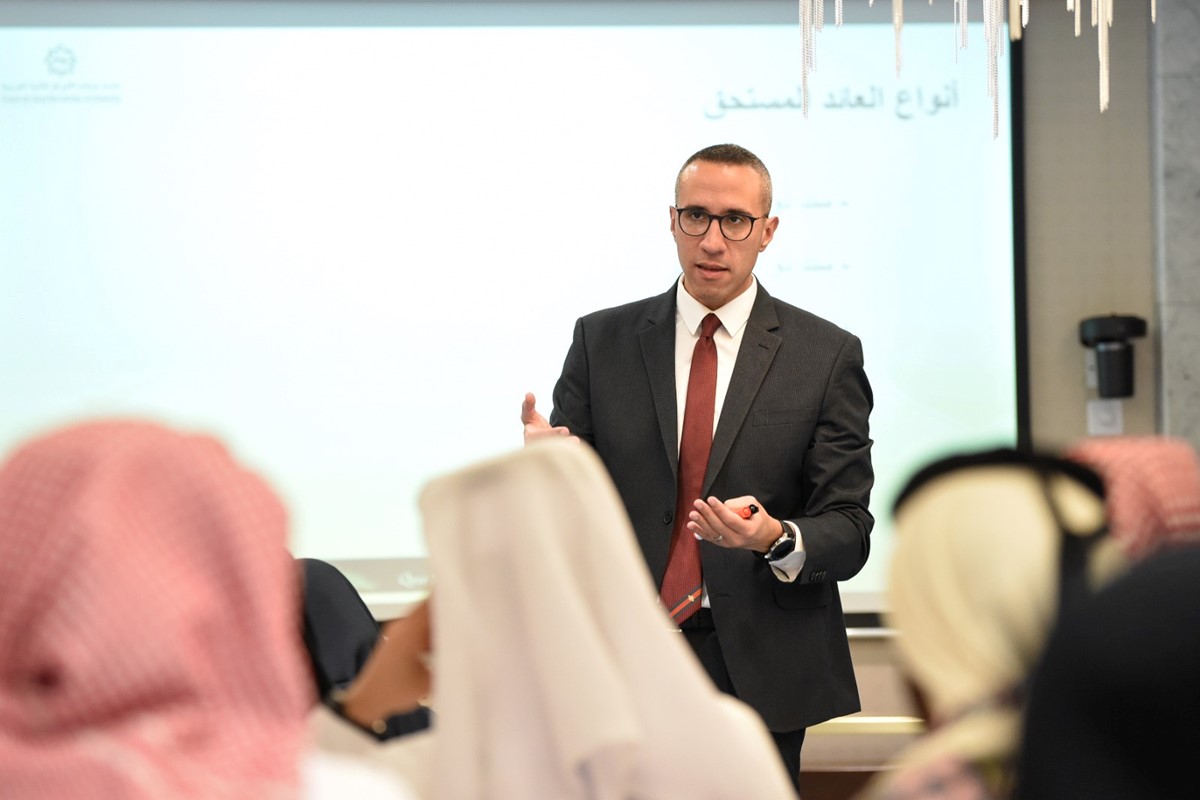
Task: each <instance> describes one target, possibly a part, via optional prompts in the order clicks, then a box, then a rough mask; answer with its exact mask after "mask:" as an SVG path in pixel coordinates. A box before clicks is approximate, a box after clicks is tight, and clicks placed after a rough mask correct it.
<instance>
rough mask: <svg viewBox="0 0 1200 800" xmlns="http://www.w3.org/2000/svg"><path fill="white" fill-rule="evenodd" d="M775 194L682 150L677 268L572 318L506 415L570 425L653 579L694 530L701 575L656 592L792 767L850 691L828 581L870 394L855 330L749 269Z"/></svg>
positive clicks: (853, 550) (845, 572)
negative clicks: (683, 448) (704, 447)
mask: <svg viewBox="0 0 1200 800" xmlns="http://www.w3.org/2000/svg"><path fill="white" fill-rule="evenodd" d="M771 196H772V190H771V179H770V175H769V174H768V172H767V169H766V167H765V166H764V165H763V164H762V162H761V161H760V160H759V159H758V157H757V156H755V155H754V154H753V153H750V152H749V151H747V150H745V149H744V148H741V147H739V146H737V145H715V146H713V147H709V148H705V149H704V150H701V151H700V152H698V153H696V154H695V155H693V156H692V157H691V158H689V159H688V160H687V162H685V164H684V166H683V168H682V169H681V170H680V173H679V176H678V178H677V179H676V185H675V200H676V202H675V206H673V207H671V210H670V213H671V232H672V234H673V236H674V238H675V243H676V246H677V249H678V252H679V261H680V265H681V267H682V270H683V275H682V277H681V279H680V280H679V281H677V283H676V284H675V285H674V286H672V287H671V289H670V290H669V291H668V292H666V293H665V294H662V295H660V296H658V297H651V298H648V299H645V300H640V301H637V302H634V303H630V304H627V305H623V306H619V307H617V308H611V309H607V310H604V311H598V312H595V313H593V314H589V315H587V316H585V317H583V318H581V319H580V320H579V321H578V322H577V323H576V326H575V334H574V340H573V342H572V344H571V348H570V351H569V352H568V354H567V357H566V361H565V364H564V366H563V371H562V375H561V377H560V378H559V380H558V383H557V385H556V386H555V389H554V409H553V411H552V413H551V415H550V419H549V420H546V419H545V418H544V417H543V416H542V415H541V414H540V413H538V411H537V409H536V407H535V400H534V397H533V396H532V395H526V398H525V402H524V404H523V406H522V410H521V417H522V421H523V422H524V424H525V438H526V441H529V440H531V439H534V438H538V437H541V436H556V435H568V436H575V437H578V438H579V439H581V440H583V441H586V442H588V443H589V444H591V445H592V446H593V447H594V448H595V449H596V451H597V452H598V453H599V455H600V457H601V458H602V459H603V461H604V463H605V465H606V466H607V467H608V470H609V473H610V474H611V475H612V478H613V481H614V482H615V483H616V486H617V489H618V490H619V491H620V493H621V497H622V499H623V500H624V502H625V506H626V508H627V510H628V512H629V516H630V518H631V519H632V522H633V526H634V529H635V530H636V531H637V536H638V541H639V544H640V545H641V549H642V552H643V554H644V556H645V558H646V563H647V565H648V566H649V568H650V572H651V574H652V575H653V577H654V579H655V580H656V581H658V582H659V584H660V585H662V584H663V581H664V574H666V573H667V572H668V561H669V560H671V559H674V558H675V557H676V555H675V551H676V549H677V548H678V549H679V550H681V551H682V550H684V549H685V547H684V545H688V546H691V547H692V548H693V550H694V549H695V544H694V543H695V542H696V541H698V542H699V545H698V547H699V561H700V564H701V570H702V592H696V593H694V594H695V595H698V596H693V594H688V595H687V596H686V597H685V598H683V600H682V601H681V602H680V603H679V604H678V605H676V604H675V597H672V598H671V599H669V600H668V599H667V598H664V603H665V605H666V606H667V607H668V610H669V611H676V612H678V613H673V614H672V615H673V616H674V617H675V619H676V620H677V621H679V622H680V629H681V630H682V632H683V634H684V635H685V636H686V638H687V640H688V643H689V644H690V645H691V646H692V648H693V650H694V651H695V652H696V654H697V656H698V657H699V659H700V661H701V663H702V664H703V665H704V667H705V669H706V670H707V671H708V673H709V674H710V675H711V676H712V678H713V680H714V682H715V683H716V684H717V686H718V687H719V688H721V689H722V690H723V691H725V692H728V693H730V694H733V695H735V696H736V697H738V698H740V699H742V700H743V701H745V702H746V703H748V704H749V705H750V706H751V707H753V708H754V709H756V710H757V711H758V712H759V714H761V715H762V717H763V720H764V721H765V722H766V725H767V727H768V728H769V729H770V730H771V732H772V734H773V735H774V737H775V740H776V744H777V745H778V746H779V749H780V753H781V755H782V756H783V758H784V760H785V763H786V764H787V768H788V771H789V774H791V775H792V777H793V780H796V781H798V774H799V759H800V748H801V745H802V744H803V741H804V732H805V729H806V728H807V727H808V726H810V725H813V724H815V723H817V722H820V721H823V720H826V719H830V718H832V717H835V716H840V715H843V714H849V713H853V712H855V711H858V710H859V701H858V689H857V686H856V684H855V680H854V673H853V669H852V665H851V662H850V651H849V645H848V643H847V640H846V631H845V624H844V621H843V618H842V608H841V600H840V598H839V595H838V590H837V581H841V580H846V579H848V578H850V577H852V576H853V575H855V574H856V573H857V572H858V571H859V570H860V569H861V568H862V566H863V564H864V563H865V562H866V559H867V555H868V552H869V549H870V532H871V527H872V525H873V522H874V520H873V518H872V516H871V514H870V512H869V511H868V510H867V503H868V498H869V495H870V490H871V485H872V482H873V472H872V468H871V459H870V449H871V439H870V437H869V435H868V423H867V419H868V416H869V414H870V411H871V406H872V395H871V388H870V385H869V384H868V382H867V378H866V374H865V372H864V370H863V357H862V347H861V344H860V343H859V340H858V339H857V338H856V337H855V336H853V335H852V334H850V333H848V332H846V331H844V330H842V329H840V328H838V327H837V326H835V325H833V324H832V323H830V322H827V321H825V320H823V319H820V318H819V317H816V316H814V315H812V314H810V313H808V312H806V311H803V310H801V309H799V308H796V307H794V306H791V305H788V304H787V303H784V302H782V301H780V300H777V299H775V298H773V297H771V296H770V295H769V294H767V291H766V289H765V288H764V287H763V286H761V285H760V284H759V283H758V282H757V280H756V279H755V278H754V275H753V270H754V265H755V262H756V261H757V259H758V254H759V253H761V252H762V251H763V250H765V249H766V247H767V245H769V244H770V242H771V240H772V238H773V237H774V235H775V230H776V228H777V227H778V224H779V218H778V217H772V216H770V212H771ZM710 312H715V314H716V316H717V317H718V318H719V320H720V327H719V328H718V329H717V330H716V331H715V333H711V334H705V335H710V336H711V339H712V344H713V345H715V349H716V354H717V356H716V365H717V366H716V385H715V395H716V401H715V405H716V407H715V411H714V412H711V413H713V417H712V419H713V423H714V424H715V430H714V431H713V435H712V439H711V450H710V451H709V455H708V458H707V461H706V462H705V463H706V464H707V467H706V469H705V470H704V477H703V483H702V490H701V491H700V492H699V494H698V495H697V496H694V497H682V498H679V499H680V500H681V501H682V502H681V503H680V504H679V505H677V495H678V494H679V493H680V491H681V490H680V489H679V488H678V483H677V470H678V467H679V458H680V441H681V438H682V432H683V428H684V426H683V420H684V416H685V403H689V402H690V401H688V400H687V394H688V393H687V387H688V383H689V378H690V376H691V366H692V363H693V352H694V347H695V345H696V342H697V340H698V338H700V337H701V320H702V319H703V318H704V317H705V316H707V315H709V313H710ZM695 352H697V353H698V352H699V351H698V350H696V351H695ZM697 363H701V362H700V361H697ZM710 393H711V392H710ZM687 407H688V408H689V409H690V408H691V406H690V405H688V406H687ZM706 444H707V442H706ZM750 509H754V511H753V513H750ZM739 512H742V513H739ZM684 514H686V515H687V519H686V520H681V519H679V517H681V516H683V515H684ZM684 537H690V538H691V539H692V540H693V541H692V542H683V538H684ZM689 601H697V602H695V603H693V606H694V607H689ZM679 609H684V610H682V611H679ZM702 746H704V747H719V746H720V743H719V742H706V743H703V745H702ZM698 757H701V758H702V757H703V754H702V753H701V754H698Z"/></svg>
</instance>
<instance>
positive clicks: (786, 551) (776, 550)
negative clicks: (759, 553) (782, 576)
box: [763, 520, 796, 561]
mask: <svg viewBox="0 0 1200 800" xmlns="http://www.w3.org/2000/svg"><path fill="white" fill-rule="evenodd" d="M779 524H780V525H782V526H783V535H782V536H780V537H779V538H778V539H776V540H775V542H774V544H772V545H771V546H770V547H769V548H768V549H767V552H766V555H764V556H763V558H765V559H766V560H767V561H778V560H779V559H781V558H787V557H788V556H790V555H791V554H792V551H793V550H795V549H796V534H795V533H794V532H793V531H792V529H791V527H790V526H789V525H788V524H787V523H786V522H784V521H783V520H780V522H779Z"/></svg>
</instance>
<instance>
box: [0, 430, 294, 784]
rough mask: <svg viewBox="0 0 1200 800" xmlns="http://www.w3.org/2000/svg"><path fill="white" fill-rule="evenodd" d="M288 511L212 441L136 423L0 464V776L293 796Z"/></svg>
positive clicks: (52, 440)
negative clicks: (286, 513) (287, 545)
mask: <svg viewBox="0 0 1200 800" xmlns="http://www.w3.org/2000/svg"><path fill="white" fill-rule="evenodd" d="M286 526H287V522H286V516H285V512H284V509H283V507H282V505H281V504H280V502H279V501H278V499H277V498H276V497H275V495H274V494H273V493H272V491H271V490H270V489H269V488H268V487H267V485H266V484H265V483H264V482H263V481H262V480H261V479H259V478H258V477H257V476H255V475H253V474H251V473H250V472H248V471H246V470H245V469H243V468H242V467H240V466H238V464H237V463H236V462H235V461H234V460H233V459H232V458H231V457H230V455H229V454H228V453H227V452H226V451H225V450H224V448H223V447H222V446H221V445H220V444H218V443H217V442H216V441H214V440H212V439H209V438H206V437H201V436H191V435H185V434H181V433H177V432H173V431H170V430H167V429H164V428H161V427H158V426H155V425H151V424H145V423H136V422H103V423H90V424H84V425H79V426H76V427H72V428H68V429H65V430H63V431H60V432H57V433H53V434H50V435H48V436H45V437H43V438H41V439H38V440H36V441H34V442H32V443H30V444H28V445H26V446H25V447H23V448H21V449H19V450H18V451H17V452H15V453H14V454H13V455H12V457H11V458H10V459H9V460H8V461H7V462H6V463H5V464H3V466H0V787H3V788H2V789H0V793H3V795H4V796H5V797H20V798H29V799H30V800H32V799H33V798H47V799H48V800H49V799H53V800H62V798H72V800H80V798H124V799H126V800H127V799H129V798H135V799H137V798H147V800H149V799H150V798H153V799H154V800H164V798H171V799H172V800H174V799H176V798H246V799H247V800H249V799H250V798H254V800H262V799H263V798H274V797H281V798H282V797H294V796H295V795H296V793H297V791H298V789H297V769H298V758H299V755H300V753H301V752H302V750H303V748H304V746H305V727H304V726H305V715H306V713H307V710H308V708H309V705H310V698H309V691H310V689H309V682H308V677H307V674H306V672H305V666H304V664H305V662H304V661H303V652H302V649H301V648H302V645H301V639H300V636H299V626H300V622H299V588H298V586H297V576H296V571H295V568H294V566H293V561H292V558H291V556H290V555H289V554H288V552H287V550H286V544H287V543H286Z"/></svg>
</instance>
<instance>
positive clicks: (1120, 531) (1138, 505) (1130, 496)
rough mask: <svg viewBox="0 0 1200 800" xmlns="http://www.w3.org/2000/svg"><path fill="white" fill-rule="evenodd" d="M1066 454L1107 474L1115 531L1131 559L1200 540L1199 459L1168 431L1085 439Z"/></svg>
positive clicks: (1107, 490) (1104, 475)
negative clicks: (1163, 434) (1166, 432)
mask: <svg viewBox="0 0 1200 800" xmlns="http://www.w3.org/2000/svg"><path fill="white" fill-rule="evenodd" d="M1066 457H1067V458H1070V459H1071V460H1073V461H1078V462H1079V463H1082V464H1085V465H1087V466H1089V467H1091V468H1092V469H1094V470H1096V472H1098V473H1099V474H1100V476H1101V477H1102V478H1103V479H1104V484H1105V491H1106V494H1107V498H1108V500H1107V507H1108V519H1109V528H1110V535H1111V536H1112V537H1113V538H1114V539H1115V540H1116V541H1117V543H1118V544H1119V546H1120V547H1121V550H1122V551H1123V552H1124V553H1125V555H1126V556H1128V557H1129V558H1130V559H1131V560H1137V559H1141V558H1144V557H1145V556H1147V555H1149V554H1150V553H1152V552H1154V551H1156V550H1158V549H1160V548H1162V547H1165V546H1170V545H1174V544H1182V543H1185V542H1200V460H1198V459H1197V456H1196V451H1195V449H1194V448H1193V447H1192V446H1191V445H1190V444H1189V443H1188V442H1186V441H1184V440H1182V439H1176V438H1172V437H1169V436H1117V437H1111V438H1095V439H1085V440H1083V441H1081V442H1079V443H1078V444H1076V445H1074V446H1073V447H1071V448H1070V449H1068V451H1067V452H1066Z"/></svg>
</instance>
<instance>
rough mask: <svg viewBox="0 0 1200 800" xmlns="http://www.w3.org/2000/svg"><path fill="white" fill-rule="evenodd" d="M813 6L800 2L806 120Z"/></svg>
mask: <svg viewBox="0 0 1200 800" xmlns="http://www.w3.org/2000/svg"><path fill="white" fill-rule="evenodd" d="M816 1H817V2H821V0H816ZM812 5H813V0H800V106H801V108H802V110H803V111H804V118H805V119H808V71H809V70H810V69H812V65H813V57H812V48H813V9H812Z"/></svg>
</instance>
